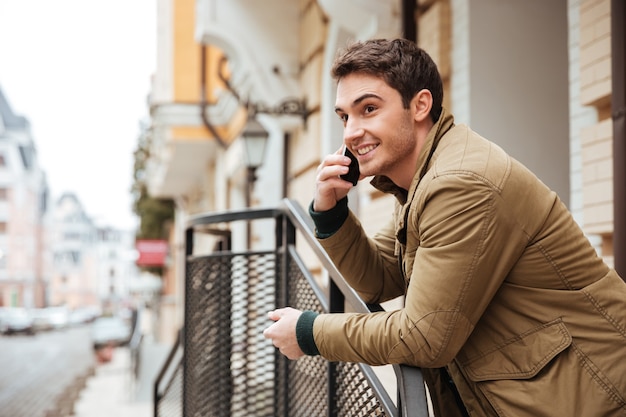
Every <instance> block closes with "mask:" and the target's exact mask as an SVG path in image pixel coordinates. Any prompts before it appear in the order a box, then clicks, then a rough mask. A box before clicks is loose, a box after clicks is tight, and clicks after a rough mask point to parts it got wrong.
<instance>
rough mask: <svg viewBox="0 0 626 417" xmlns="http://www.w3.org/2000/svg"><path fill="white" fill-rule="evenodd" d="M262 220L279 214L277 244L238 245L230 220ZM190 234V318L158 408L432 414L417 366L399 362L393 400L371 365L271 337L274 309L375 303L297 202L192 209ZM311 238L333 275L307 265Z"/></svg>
mask: <svg viewBox="0 0 626 417" xmlns="http://www.w3.org/2000/svg"><path fill="white" fill-rule="evenodd" d="M260 219H265V220H267V219H270V220H273V222H274V235H275V236H274V241H275V244H274V245H273V247H272V248H271V249H269V250H262V251H240V252H233V251H232V249H231V248H232V245H231V243H232V242H231V239H232V234H231V232H230V230H231V224H232V223H235V222H241V221H243V222H253V221H257V220H260ZM296 236H298V239H299V240H298V246H296ZM207 237H208V238H209V239H208V241H209V242H210V247H211V248H212V249H211V250H210V251H209V253H200V251H199V250H198V247H199V246H202V245H200V244H197V243H196V242H200V241H202V242H203V243H204V245H203V246H205V247H206V246H207ZM202 239H204V240H202ZM185 240H186V244H185V248H186V255H187V259H186V268H185V269H186V274H185V275H186V284H185V291H186V294H185V325H184V330H183V331H182V332H181V335H180V337H179V340H178V342H177V343H176V346H174V348H173V349H172V352H171V353H170V355H169V357H168V360H167V361H166V364H165V366H164V367H163V370H162V371H161V373H160V374H159V376H158V378H157V380H156V382H155V390H154V400H155V407H154V413H155V416H158V417H175V416H185V417H200V416H202V417H204V416H220V417H221V416H233V417H251V416H255V417H256V416H258V417H270V416H272V417H273V416H282V417H300V416H302V417H312V416H314V417H317V416H329V417H330V416H337V417H340V416H394V417H427V416H428V407H427V400H426V392H425V387H424V381H423V379H422V375H421V372H420V370H419V369H418V368H413V367H408V366H403V365H394V367H393V368H394V371H395V376H396V381H395V383H396V384H395V385H396V387H397V389H396V391H397V392H395V393H394V394H395V397H396V398H395V401H393V400H392V399H391V397H390V395H389V393H388V391H387V389H386V388H385V386H384V384H383V383H382V382H381V380H380V379H379V377H378V375H377V373H376V372H375V370H374V369H373V368H372V367H370V366H367V365H364V364H356V363H345V362H328V361H326V360H324V359H323V358H321V357H319V356H317V357H305V358H301V359H299V360H297V361H289V360H287V359H286V358H285V357H283V356H282V355H280V354H279V353H278V352H277V351H276V349H275V348H274V347H273V345H272V344H271V343H270V342H269V341H268V340H266V339H265V338H264V337H263V335H262V333H263V330H264V329H265V328H266V327H267V326H268V325H269V324H270V322H269V320H268V318H267V312H268V311H270V310H272V309H274V308H280V307H284V306H292V307H295V308H298V309H301V310H313V311H317V312H319V313H325V312H343V311H346V310H347V309H348V310H349V311H356V312H369V311H371V310H370V309H369V308H368V306H367V305H366V304H365V303H364V302H363V301H362V300H361V299H360V298H359V297H358V296H357V294H356V293H355V292H354V291H353V290H352V288H350V287H349V286H348V284H347V283H346V282H345V280H344V279H343V277H342V276H341V274H340V273H339V271H338V270H337V269H336V267H335V266H334V264H333V263H332V261H331V260H330V258H329V257H328V256H327V254H326V252H325V251H324V249H323V248H322V247H321V246H320V245H319V243H318V242H317V240H316V238H315V237H314V234H313V227H312V224H311V221H310V218H309V216H308V214H307V213H306V212H305V211H304V210H303V209H302V208H301V206H299V205H298V204H297V203H295V202H293V201H291V200H284V201H283V204H282V205H281V207H279V208H276V209H257V210H245V211H233V212H225V213H218V214H210V215H204V216H198V217H194V218H192V219H191V220H190V221H189V223H188V227H187V230H186V239H185ZM303 245H304V246H306V247H307V248H308V250H309V253H310V252H312V253H313V254H314V256H315V259H316V262H317V263H319V265H321V268H322V270H323V271H324V272H325V275H327V276H328V283H327V284H324V285H320V283H319V281H320V280H319V279H316V277H314V276H313V274H312V273H311V272H310V270H309V268H307V267H306V265H305V262H304V260H303V259H302V257H301V256H300V254H299V251H298V249H299V248H301V247H303ZM318 278H319V277H318Z"/></svg>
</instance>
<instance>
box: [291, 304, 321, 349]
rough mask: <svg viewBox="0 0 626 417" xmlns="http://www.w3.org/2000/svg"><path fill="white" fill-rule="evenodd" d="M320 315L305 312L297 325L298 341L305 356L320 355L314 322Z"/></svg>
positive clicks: (308, 311)
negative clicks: (314, 333) (314, 334)
mask: <svg viewBox="0 0 626 417" xmlns="http://www.w3.org/2000/svg"><path fill="white" fill-rule="evenodd" d="M317 316H318V314H317V313H316V312H314V311H310V310H306V311H303V312H302V314H301V315H300V317H299V318H298V322H297V323H296V340H297V341H298V346H300V349H301V350H302V352H304V354H305V355H309V356H317V355H319V354H320V352H319V350H317V345H316V344H315V338H314V337H313V322H314V321H315V318H316V317H317Z"/></svg>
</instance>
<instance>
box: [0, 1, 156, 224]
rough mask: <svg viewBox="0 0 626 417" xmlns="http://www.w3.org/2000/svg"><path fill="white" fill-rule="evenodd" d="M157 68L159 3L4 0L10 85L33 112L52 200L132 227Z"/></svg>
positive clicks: (1, 14) (5, 84) (0, 73)
mask: <svg viewBox="0 0 626 417" xmlns="http://www.w3.org/2000/svg"><path fill="white" fill-rule="evenodd" d="M155 67H156V0H99V1H96V0H0V88H2V90H3V92H4V95H5V96H6V98H7V100H8V102H9V104H10V106H11V107H12V108H13V111H14V112H15V113H16V114H18V115H21V116H24V117H26V118H27V119H28V120H29V122H30V125H31V133H32V136H33V140H34V142H35V147H36V149H37V153H38V160H39V163H40V165H41V166H42V168H43V170H44V171H45V172H46V176H47V181H48V185H49V187H50V191H51V194H52V198H53V199H52V203H54V202H55V201H56V199H58V197H59V196H60V195H61V194H63V193H65V192H71V193H74V194H76V196H77V197H78V199H79V200H80V202H81V203H82V205H83V206H84V208H85V212H86V214H87V215H88V216H89V217H91V218H92V219H93V220H94V222H95V223H96V224H98V225H100V226H111V227H114V228H119V229H132V228H134V227H135V226H136V225H137V222H138V220H137V219H136V218H135V216H134V214H133V213H132V197H131V194H130V188H131V186H132V182H133V151H134V150H135V148H136V146H137V138H138V136H139V133H140V127H139V126H140V123H141V122H144V123H146V122H147V120H148V113H149V110H148V104H147V96H148V94H149V92H150V79H151V76H152V74H153V73H154V71H155Z"/></svg>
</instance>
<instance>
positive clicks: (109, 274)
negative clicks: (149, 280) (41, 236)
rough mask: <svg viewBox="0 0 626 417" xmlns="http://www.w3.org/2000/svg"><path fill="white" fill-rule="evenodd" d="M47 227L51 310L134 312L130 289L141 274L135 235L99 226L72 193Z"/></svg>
mask: <svg viewBox="0 0 626 417" xmlns="http://www.w3.org/2000/svg"><path fill="white" fill-rule="evenodd" d="M46 225H47V236H48V239H47V247H48V249H49V252H50V260H49V265H48V270H49V271H50V280H49V286H48V295H49V297H48V304H49V305H52V306H59V305H64V306H67V307H69V308H70V309H76V308H81V307H92V306H95V307H98V308H101V309H102V310H103V311H105V312H113V313H115V312H118V311H119V310H120V309H126V308H133V307H134V301H133V298H132V294H131V286H132V285H133V282H134V281H135V280H137V279H138V275H139V272H138V269H137V266H136V265H135V252H134V243H135V238H134V233H133V232H132V231H123V230H119V229H115V228H112V227H101V226H97V225H95V224H94V222H93V221H92V219H91V218H90V217H89V215H88V214H87V213H86V212H85V209H84V207H83V205H82V204H81V202H80V201H79V199H78V197H77V196H76V195H74V194H72V193H65V194H63V195H62V196H61V197H60V198H59V199H58V200H57V201H56V202H55V204H54V205H53V206H52V207H51V210H50V216H49V217H48V218H47V221H46Z"/></svg>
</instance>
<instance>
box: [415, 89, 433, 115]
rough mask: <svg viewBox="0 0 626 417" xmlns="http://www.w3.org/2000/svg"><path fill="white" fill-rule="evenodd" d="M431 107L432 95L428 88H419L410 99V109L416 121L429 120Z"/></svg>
mask: <svg viewBox="0 0 626 417" xmlns="http://www.w3.org/2000/svg"><path fill="white" fill-rule="evenodd" d="M432 107H433V95H432V94H431V92H430V90H426V89H423V90H420V91H418V92H417V94H415V96H414V97H413V100H411V110H412V111H413V118H414V119H415V121H416V122H423V121H424V120H430V109H431V108H432Z"/></svg>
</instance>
